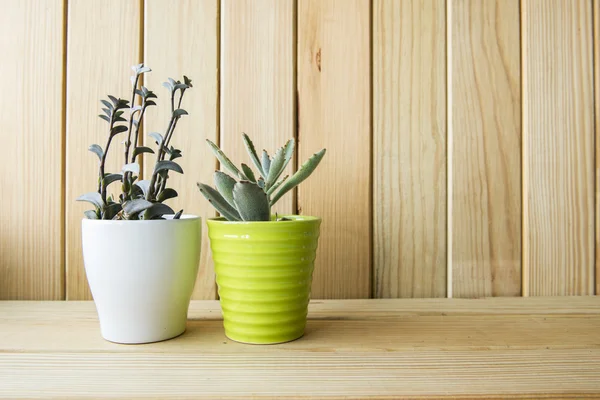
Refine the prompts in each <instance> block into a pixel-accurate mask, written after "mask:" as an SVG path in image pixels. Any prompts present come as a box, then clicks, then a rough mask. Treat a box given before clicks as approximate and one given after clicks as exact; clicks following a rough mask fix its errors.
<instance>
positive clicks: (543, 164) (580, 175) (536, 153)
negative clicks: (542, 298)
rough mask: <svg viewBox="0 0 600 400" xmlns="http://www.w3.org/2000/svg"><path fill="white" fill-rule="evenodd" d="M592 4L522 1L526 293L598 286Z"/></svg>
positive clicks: (575, 291)
mask: <svg viewBox="0 0 600 400" xmlns="http://www.w3.org/2000/svg"><path fill="white" fill-rule="evenodd" d="M591 6H592V2H590V1H585V0H574V1H561V0H528V1H524V2H523V3H522V15H523V25H522V40H523V43H522V45H523V46H524V50H523V57H522V62H523V73H524V77H523V93H524V94H525V96H526V97H524V101H523V124H524V125H523V132H524V136H525V138H524V146H525V148H524V154H523V157H524V161H523V170H524V180H525V182H524V188H525V189H524V190H525V193H524V201H525V202H526V203H527V205H526V213H525V214H524V223H525V225H524V229H525V232H524V243H523V245H524V247H526V248H527V250H526V258H525V263H526V266H525V272H526V274H527V278H526V279H527V280H528V282H525V294H526V295H527V294H530V295H534V296H535V295H586V294H593V291H594V278H593V276H594V195H595V194H594V146H593V145H594V132H593V130H594V127H593V124H594V104H593V101H594V100H593V85H592V82H593V80H592V79H593V66H592V39H593V35H592V8H591Z"/></svg>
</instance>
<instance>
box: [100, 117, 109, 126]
mask: <svg viewBox="0 0 600 400" xmlns="http://www.w3.org/2000/svg"><path fill="white" fill-rule="evenodd" d="M98 116H99V117H100V118H102V119H103V120H105V121H106V122H108V123H109V124H110V118H108V117H107V116H106V115H98Z"/></svg>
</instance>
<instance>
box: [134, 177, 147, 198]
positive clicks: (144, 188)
mask: <svg viewBox="0 0 600 400" xmlns="http://www.w3.org/2000/svg"><path fill="white" fill-rule="evenodd" d="M134 185H135V186H137V187H139V188H140V190H141V191H142V193H143V194H144V197H146V196H147V195H148V189H150V180H148V179H144V180H141V181H139V182H136V183H135V184H134Z"/></svg>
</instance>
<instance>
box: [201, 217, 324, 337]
mask: <svg viewBox="0 0 600 400" xmlns="http://www.w3.org/2000/svg"><path fill="white" fill-rule="evenodd" d="M285 218H286V219H288V220H287V221H252V222H244V221H240V222H238V221H235V222H231V221H227V220H225V219H223V218H215V219H209V220H208V221H207V223H208V235H209V238H210V245H211V250H212V255H213V260H214V263H215V273H216V277H217V285H218V289H219V298H220V303H221V308H222V311H223V324H224V327H225V334H226V335H227V337H228V338H230V339H231V340H234V341H237V342H242V343H251V344H275V343H283V342H289V341H292V340H295V339H298V338H299V337H301V336H302V335H303V334H304V329H305V327H306V316H307V313H308V302H309V300H310V291H311V284H312V275H313V269H314V261H315V257H316V250H317V243H318V239H319V227H320V224H321V219H320V218H315V217H307V216H295V215H291V216H285Z"/></svg>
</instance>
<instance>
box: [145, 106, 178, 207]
mask: <svg viewBox="0 0 600 400" xmlns="http://www.w3.org/2000/svg"><path fill="white" fill-rule="evenodd" d="M175 119H176V117H175V113H171V120H170V121H169V127H168V128H167V134H168V133H169V132H170V131H171V128H172V127H173V124H174V122H175ZM165 140H166V135H165V138H163V140H162V142H161V143H160V147H159V148H158V153H157V154H156V164H158V162H159V161H161V154H162V153H163V152H164V148H165ZM157 176H158V172H156V165H155V168H154V172H153V173H152V179H151V180H150V186H149V187H148V194H147V195H146V200H148V201H151V200H153V199H154V195H155V190H154V186H155V185H156V179H157Z"/></svg>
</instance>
